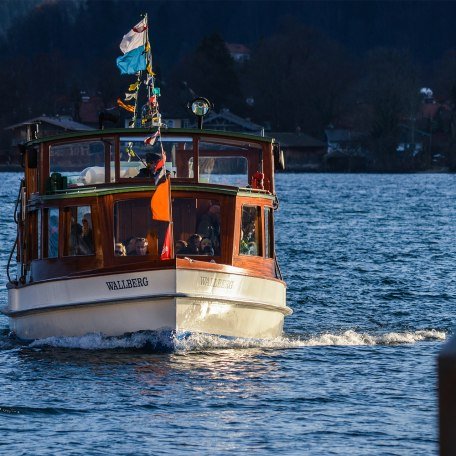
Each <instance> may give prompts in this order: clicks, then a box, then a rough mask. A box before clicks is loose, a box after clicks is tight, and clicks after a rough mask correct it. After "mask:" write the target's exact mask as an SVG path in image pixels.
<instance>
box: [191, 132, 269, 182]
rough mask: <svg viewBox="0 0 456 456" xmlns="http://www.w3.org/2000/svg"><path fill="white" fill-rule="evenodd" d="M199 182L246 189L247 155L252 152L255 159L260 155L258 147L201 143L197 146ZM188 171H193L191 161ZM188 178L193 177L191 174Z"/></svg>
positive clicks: (242, 144)
mask: <svg viewBox="0 0 456 456" xmlns="http://www.w3.org/2000/svg"><path fill="white" fill-rule="evenodd" d="M198 150H199V159H198V170H199V176H198V180H199V182H205V183H211V184H222V185H232V186H235V187H247V185H248V184H249V172H248V171H249V166H248V165H249V163H248V158H247V157H249V155H250V154H251V153H252V151H254V152H255V153H254V156H255V159H256V160H258V159H259V157H260V155H261V148H259V147H258V146H254V145H250V144H245V143H239V144H236V143H233V144H226V141H225V143H224V144H221V143H217V142H215V141H211V142H206V141H201V142H200V143H199V146H198ZM189 169H190V170H193V159H190V161H189ZM190 177H193V173H192V172H191V175H190Z"/></svg>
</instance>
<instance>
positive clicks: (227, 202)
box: [2, 24, 292, 340]
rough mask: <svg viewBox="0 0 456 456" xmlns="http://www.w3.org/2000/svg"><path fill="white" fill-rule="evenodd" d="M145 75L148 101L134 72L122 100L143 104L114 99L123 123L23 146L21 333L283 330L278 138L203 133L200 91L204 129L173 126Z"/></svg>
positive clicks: (9, 308)
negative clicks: (277, 242)
mask: <svg viewBox="0 0 456 456" xmlns="http://www.w3.org/2000/svg"><path fill="white" fill-rule="evenodd" d="M138 25H139V27H138V26H136V29H137V30H139V31H140V32H136V33H141V30H142V31H144V30H145V29H144V28H141V26H140V24H138ZM133 30H134V29H133ZM124 38H125V37H124ZM146 51H147V43H146ZM150 62H151V59H150V58H148V59H147V62H146V64H147V66H149V65H150ZM148 72H149V75H147V74H146V77H147V81H148V82H147V83H144V85H145V86H147V89H148V95H147V102H146V104H145V105H144V106H143V107H142V108H141V109H140V107H139V103H138V98H139V97H138V96H137V94H138V92H137V91H138V86H139V85H140V84H139V83H140V81H141V78H142V76H141V74H140V72H138V73H135V75H136V76H137V82H136V83H134V84H132V85H130V87H129V89H130V91H131V92H130V93H132V94H133V95H134V94H136V97H135V96H132V97H128V96H127V97H126V100H128V99H134V100H135V104H134V105H129V104H127V103H124V102H123V101H121V100H119V105H120V106H122V105H124V106H122V107H123V108H124V109H127V110H128V111H130V112H131V113H132V115H133V117H132V119H131V121H130V125H129V126H128V127H126V128H106V126H105V123H107V122H105V120H106V116H105V117H103V115H101V116H100V125H99V128H98V129H96V130H92V131H84V132H78V133H66V134H63V135H58V136H52V137H44V138H31V139H30V140H29V141H27V142H26V143H25V144H22V145H21V146H20V148H21V156H22V164H23V167H24V177H23V179H22V180H21V184H20V189H19V192H18V198H17V204H16V208H15V210H14V219H15V221H16V223H17V238H16V241H15V242H14V247H13V249H12V252H11V255H10V261H9V262H8V268H7V274H8V279H9V283H8V284H7V288H8V303H7V305H6V306H5V307H4V308H3V309H2V312H3V313H4V314H5V315H7V316H8V317H9V324H10V329H11V332H12V333H13V334H14V335H16V336H17V337H18V338H19V339H22V340H34V339H44V338H49V337H73V336H74V337H79V336H84V335H87V334H92V333H96V334H102V335H103V336H106V337H111V336H122V335H124V334H130V333H136V332H139V331H166V332H169V333H171V334H174V333H184V334H186V333H204V334H213V335H218V336H228V337H241V338H255V339H264V338H275V337H278V336H280V335H281V334H282V331H283V324H284V317H285V316H287V315H290V314H291V313H292V310H291V309H290V308H289V307H288V306H287V304H286V284H285V282H284V281H283V278H282V274H281V272H280V268H279V265H278V261H277V256H276V252H275V248H274V237H275V236H274V211H275V210H276V209H277V207H278V198H277V195H276V192H275V183H274V170H275V169H276V168H277V167H278V166H280V164H281V163H282V155H281V151H280V146H279V144H278V143H277V142H276V141H275V140H274V139H271V138H266V137H263V136H257V135H249V134H242V133H234V132H226V131H211V130H207V129H204V128H203V118H204V115H206V114H207V112H208V111H209V110H210V108H211V104H210V102H209V101H208V100H207V99H205V98H202V97H198V98H196V99H194V100H193V101H192V102H191V103H190V104H189V108H190V109H191V110H192V112H193V113H194V114H195V115H196V116H197V120H198V126H197V127H196V128H193V129H183V128H167V127H166V125H164V124H163V122H162V121H161V116H160V113H159V111H158V103H157V96H158V95H159V90H157V87H155V86H154V78H153V73H152V71H149V70H148ZM150 81H152V83H150ZM135 84H136V86H135ZM130 106H133V107H134V110H132V109H131V108H130ZM14 252H15V254H16V268H15V275H14V273H13V272H12V269H13V265H12V263H13V257H14Z"/></svg>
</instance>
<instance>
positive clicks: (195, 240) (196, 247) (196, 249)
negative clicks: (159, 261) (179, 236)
mask: <svg viewBox="0 0 456 456" xmlns="http://www.w3.org/2000/svg"><path fill="white" fill-rule="evenodd" d="M187 243H188V245H187V247H186V248H184V249H182V250H180V251H179V254H183V253H186V254H189V255H199V253H200V243H201V236H200V235H199V234H196V233H195V234H192V235H191V236H190V237H189V238H188V240H187Z"/></svg>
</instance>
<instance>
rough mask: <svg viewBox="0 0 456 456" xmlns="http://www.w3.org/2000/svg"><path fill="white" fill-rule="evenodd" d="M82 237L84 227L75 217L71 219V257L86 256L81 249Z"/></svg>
mask: <svg viewBox="0 0 456 456" xmlns="http://www.w3.org/2000/svg"><path fill="white" fill-rule="evenodd" d="M81 235H82V226H81V225H80V224H79V223H77V222H76V221H75V220H74V217H72V218H71V231H70V249H69V254H70V256H75V255H84V253H83V252H82V249H81Z"/></svg>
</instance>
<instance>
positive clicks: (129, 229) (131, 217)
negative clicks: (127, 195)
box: [114, 198, 169, 258]
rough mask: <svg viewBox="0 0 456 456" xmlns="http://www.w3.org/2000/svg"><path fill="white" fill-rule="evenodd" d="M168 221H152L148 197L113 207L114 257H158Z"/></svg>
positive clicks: (130, 200)
mask: <svg viewBox="0 0 456 456" xmlns="http://www.w3.org/2000/svg"><path fill="white" fill-rule="evenodd" d="M168 227H169V223H168V222H160V221H157V220H153V219H152V213H151V209H150V198H136V199H129V200H124V201H118V202H116V203H115V204H114V255H115V256H153V257H155V258H159V257H160V256H161V254H162V251H163V247H164V243H165V239H166V234H167V230H168Z"/></svg>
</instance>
